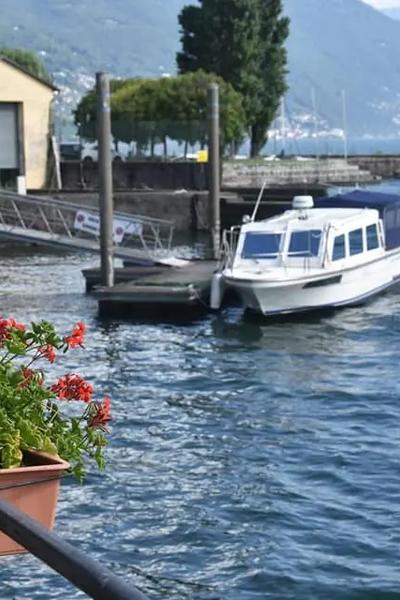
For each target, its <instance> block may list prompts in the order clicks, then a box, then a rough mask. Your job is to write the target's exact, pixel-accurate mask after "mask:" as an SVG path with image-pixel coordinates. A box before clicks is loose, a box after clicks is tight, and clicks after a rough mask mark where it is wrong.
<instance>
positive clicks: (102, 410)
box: [88, 396, 111, 430]
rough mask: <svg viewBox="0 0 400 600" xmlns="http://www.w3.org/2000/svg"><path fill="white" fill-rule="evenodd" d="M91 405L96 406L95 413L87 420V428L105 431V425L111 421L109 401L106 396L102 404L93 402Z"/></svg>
mask: <svg viewBox="0 0 400 600" xmlns="http://www.w3.org/2000/svg"><path fill="white" fill-rule="evenodd" d="M93 404H95V406H96V412H95V413H94V414H93V415H92V416H91V417H90V418H89V419H88V426H89V427H97V428H99V429H103V430H105V428H106V424H107V423H108V421H110V420H111V415H110V407H111V400H110V398H107V396H106V397H105V398H104V400H103V402H102V403H101V402H94V403H93Z"/></svg>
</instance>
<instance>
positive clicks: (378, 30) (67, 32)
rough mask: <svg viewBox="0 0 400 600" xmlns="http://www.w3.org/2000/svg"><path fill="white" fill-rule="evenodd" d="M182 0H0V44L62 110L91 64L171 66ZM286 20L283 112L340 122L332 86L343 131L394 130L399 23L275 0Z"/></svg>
mask: <svg viewBox="0 0 400 600" xmlns="http://www.w3.org/2000/svg"><path fill="white" fill-rule="evenodd" d="M186 3H187V2H186V1H185V0H113V2H112V3H111V2H109V1H108V0H107V1H106V0H96V1H95V2H93V1H90V0H18V11H16V10H15V5H16V3H15V0H1V19H0V44H1V45H7V46H14V47H26V48H32V49H34V50H35V51H37V52H39V53H40V55H41V56H42V58H43V60H44V62H45V64H46V66H47V68H48V69H49V70H50V71H51V72H52V73H53V74H54V78H55V82H56V83H57V84H58V85H60V86H62V87H63V113H62V116H61V119H62V120H64V119H67V118H68V117H69V115H70V112H71V107H72V106H73V105H74V104H75V103H76V100H77V99H78V98H79V96H80V95H81V94H82V93H83V91H84V90H85V89H87V87H88V86H90V85H92V82H93V75H94V73H95V71H97V70H106V71H108V72H110V73H111V74H112V75H114V76H132V77H133V76H143V75H150V76H158V75H160V74H161V73H163V72H173V71H174V70H175V52H176V50H177V48H178V46H179V39H178V38H179V35H178V23H177V14H178V12H179V10H180V9H181V7H182V6H183V5H184V4H186ZM285 10H286V12H287V14H288V15H289V16H290V18H291V36H290V40H289V42H288V50H289V84H290V92H289V95H288V101H287V105H288V108H289V114H290V115H292V116H293V115H296V114H297V117H298V119H300V120H303V121H304V119H306V118H307V115H308V117H309V118H310V113H311V112H312V109H311V106H312V103H311V90H312V88H313V89H314V91H315V98H316V104H317V113H318V115H319V117H320V121H321V123H325V125H326V127H327V128H328V127H329V128H332V127H342V125H343V119H342V101H341V98H342V96H341V90H343V89H344V90H345V93H346V99H347V103H346V104H347V117H348V118H347V121H348V129H349V132H350V133H352V134H357V133H369V134H371V135H378V134H387V135H389V134H397V132H398V130H399V128H400V68H399V67H398V65H397V63H396V61H394V60H393V57H396V56H400V23H399V22H398V21H396V20H394V19H392V18H389V17H388V16H387V15H384V14H383V13H380V12H378V11H376V10H374V9H373V8H371V7H370V6H367V5H366V4H364V3H363V2H361V1H360V0H285Z"/></svg>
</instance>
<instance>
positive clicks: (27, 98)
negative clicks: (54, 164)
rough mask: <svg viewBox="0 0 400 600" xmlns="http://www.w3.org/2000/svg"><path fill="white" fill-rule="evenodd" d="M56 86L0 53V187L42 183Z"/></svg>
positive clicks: (36, 186)
mask: <svg viewBox="0 0 400 600" xmlns="http://www.w3.org/2000/svg"><path fill="white" fill-rule="evenodd" d="M57 91H58V90H57V88H56V87H54V86H53V85H51V84H50V83H48V82H47V81H45V80H43V79H40V78H39V77H35V76H34V75H32V74H30V73H28V72H27V71H25V70H24V69H23V68H21V67H19V66H18V65H17V64H15V63H14V62H13V61H11V60H9V59H8V58H5V57H0V187H1V185H2V184H3V185H4V182H5V181H6V182H7V185H9V184H10V182H11V183H14V184H15V185H16V182H17V181H18V183H19V188H20V189H21V187H24V185H26V187H27V188H28V189H39V188H42V187H43V186H44V185H45V184H46V177H47V161H48V156H49V142H50V135H51V132H52V102H53V98H54V95H55V94H56V93H57Z"/></svg>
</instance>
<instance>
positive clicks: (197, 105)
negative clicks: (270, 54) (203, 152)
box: [74, 71, 245, 153]
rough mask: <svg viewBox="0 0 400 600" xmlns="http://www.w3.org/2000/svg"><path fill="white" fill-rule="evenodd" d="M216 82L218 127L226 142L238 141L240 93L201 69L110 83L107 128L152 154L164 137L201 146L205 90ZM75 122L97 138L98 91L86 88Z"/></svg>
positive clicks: (241, 122) (240, 134) (240, 132)
mask: <svg viewBox="0 0 400 600" xmlns="http://www.w3.org/2000/svg"><path fill="white" fill-rule="evenodd" d="M211 82H215V83H218V84H219V86H220V97H221V129H222V138H223V142H224V143H225V144H231V143H232V142H238V141H240V140H241V139H242V138H243V133H244V130H245V112H244V109H243V105H242V97H241V95H240V94H239V93H238V92H236V91H235V90H234V89H233V87H232V86H231V85H230V84H227V83H225V82H224V81H223V80H222V79H221V78H220V77H217V76H215V75H210V74H208V73H205V72H204V71H198V72H196V73H188V74H186V75H180V76H177V77H168V78H164V77H163V78H160V79H129V80H125V81H123V82H122V83H121V82H120V83H119V84H118V85H116V84H115V82H114V81H112V82H111V127H112V133H113V136H114V139H117V140H121V141H124V142H126V143H131V142H132V141H134V142H135V143H136V144H137V146H138V147H139V148H141V149H144V148H146V147H148V146H150V148H151V151H152V153H153V150H154V146H155V144H156V143H160V142H162V143H163V144H164V148H165V153H166V141H167V138H169V139H173V140H176V141H178V142H184V143H185V144H186V145H187V144H192V145H194V144H195V143H200V145H204V144H205V141H206V136H207V88H208V86H209V84H210V83H211ZM74 115H75V124H76V125H77V126H78V129H79V133H80V135H81V136H82V137H83V138H86V139H89V140H93V139H95V137H96V133H95V124H96V94H95V90H90V91H89V92H88V93H87V94H86V95H85V96H84V97H83V98H82V99H81V101H80V102H79V104H78V106H77V108H76V110H75V112H74Z"/></svg>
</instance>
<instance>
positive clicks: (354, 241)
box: [349, 229, 364, 256]
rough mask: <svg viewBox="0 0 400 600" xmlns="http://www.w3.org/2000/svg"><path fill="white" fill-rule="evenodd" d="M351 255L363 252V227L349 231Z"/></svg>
mask: <svg viewBox="0 0 400 600" xmlns="http://www.w3.org/2000/svg"><path fill="white" fill-rule="evenodd" d="M349 246H350V256H352V255H353V254H361V252H363V250H364V248H363V232H362V229H353V231H350V233H349Z"/></svg>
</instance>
